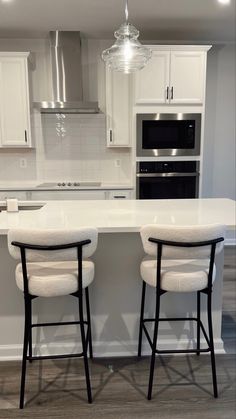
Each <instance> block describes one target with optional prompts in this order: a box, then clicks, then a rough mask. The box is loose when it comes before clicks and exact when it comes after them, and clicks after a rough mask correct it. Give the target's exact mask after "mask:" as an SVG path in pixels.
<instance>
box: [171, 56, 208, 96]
mask: <svg viewBox="0 0 236 419" xmlns="http://www.w3.org/2000/svg"><path fill="white" fill-rule="evenodd" d="M205 57H206V53H205V52H203V51H172V52H171V57H170V62H171V65H170V84H169V86H170V103H172V104H175V103H176V104H185V103H186V104H202V103H203V102H204V88H205Z"/></svg>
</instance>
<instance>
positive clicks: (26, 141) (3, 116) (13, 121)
mask: <svg viewBox="0 0 236 419" xmlns="http://www.w3.org/2000/svg"><path fill="white" fill-rule="evenodd" d="M28 55H29V54H28V53H23V52H16V53H15V52H11V53H9V52H5V53H4V52H0V146H2V147H30V146H31V131H30V105H29V82H28V61H27V58H28Z"/></svg>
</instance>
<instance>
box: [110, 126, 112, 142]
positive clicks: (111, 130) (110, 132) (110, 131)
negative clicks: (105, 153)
mask: <svg viewBox="0 0 236 419" xmlns="http://www.w3.org/2000/svg"><path fill="white" fill-rule="evenodd" d="M110 143H112V129H110Z"/></svg>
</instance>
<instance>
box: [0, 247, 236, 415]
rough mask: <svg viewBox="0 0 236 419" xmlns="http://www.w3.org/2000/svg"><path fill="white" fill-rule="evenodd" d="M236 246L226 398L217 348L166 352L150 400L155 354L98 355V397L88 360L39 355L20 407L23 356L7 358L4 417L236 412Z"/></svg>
mask: <svg viewBox="0 0 236 419" xmlns="http://www.w3.org/2000/svg"><path fill="white" fill-rule="evenodd" d="M235 266H236V261H235V253H234V249H233V248H227V249H226V257H225V279H224V305H223V337H224V341H225V345H226V350H227V354H226V355H218V356H217V376H218V385H219V398H218V399H214V398H213V396H212V379H211V368H210V358H209V356H205V355H201V356H200V357H197V356H195V355H193V356H175V357H172V356H168V357H161V358H160V357H159V358H158V359H157V362H156V371H155V379H154V388H153V400H152V401H151V402H148V401H147V400H146V391H147V381H148V368H149V359H147V358H144V359H142V360H141V361H138V360H137V359H134V358H125V359H114V358H112V359H103V360H101V359H96V360H94V361H93V362H91V363H90V366H91V376H92V387H93V396H94V403H93V404H92V405H88V404H87V402H86V392H85V379H84V371H83V364H82V362H83V361H82V360H71V361H44V362H43V363H39V362H35V363H33V364H32V365H30V366H29V368H28V374H27V387H26V400H27V404H26V407H25V409H24V410H23V411H19V410H18V400H19V381H20V363H19V362H6V363H0V418H1V419H3V418H31V419H33V418H35V419H39V418H44V417H47V418H49V419H50V418H54V419H55V418H70V419H74V418H79V419H92V418H103V419H143V418H149V419H152V418H153V419H154V418H155V419H156V418H160V419H170V418H175V419H189V418H191V419H213V418H214V419H223V418H224V419H235V416H236V404H235V394H236V386H235V382H236V368H235V367H236V356H235V353H236V350H235V348H236V346H235V342H236V330H235V329H236V328H235V324H236V304H235V303H236V288H235V287H236V282H235V280H236V278H235Z"/></svg>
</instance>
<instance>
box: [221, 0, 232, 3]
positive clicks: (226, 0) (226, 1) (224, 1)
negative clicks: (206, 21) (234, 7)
mask: <svg viewBox="0 0 236 419" xmlns="http://www.w3.org/2000/svg"><path fill="white" fill-rule="evenodd" d="M218 2H219V3H221V4H229V3H230V2H231V0H218Z"/></svg>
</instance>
